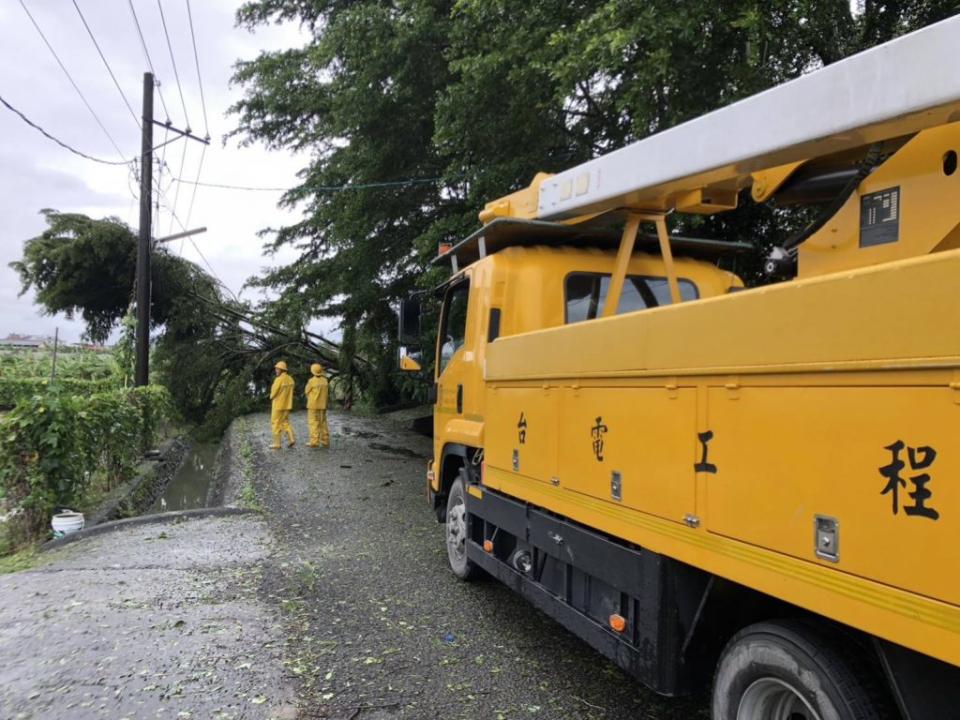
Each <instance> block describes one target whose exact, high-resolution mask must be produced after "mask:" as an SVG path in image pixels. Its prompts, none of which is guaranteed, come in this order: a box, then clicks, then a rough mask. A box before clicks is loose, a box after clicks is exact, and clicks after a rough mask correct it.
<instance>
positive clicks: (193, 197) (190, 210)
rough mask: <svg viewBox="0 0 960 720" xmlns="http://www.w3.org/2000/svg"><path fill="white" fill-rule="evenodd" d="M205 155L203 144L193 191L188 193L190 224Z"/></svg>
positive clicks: (205, 147) (188, 220)
mask: <svg viewBox="0 0 960 720" xmlns="http://www.w3.org/2000/svg"><path fill="white" fill-rule="evenodd" d="M206 155H207V146H206V145H204V146H203V149H202V150H201V151H200V163H199V164H198V165H197V179H196V180H195V181H194V183H193V192H192V193H190V207H189V208H187V225H189V224H190V217H191V216H192V215H193V201H194V200H196V199H197V188H198V187H199V185H198V183H199V182H200V172H201V171H202V170H203V159H204V158H205V157H206Z"/></svg>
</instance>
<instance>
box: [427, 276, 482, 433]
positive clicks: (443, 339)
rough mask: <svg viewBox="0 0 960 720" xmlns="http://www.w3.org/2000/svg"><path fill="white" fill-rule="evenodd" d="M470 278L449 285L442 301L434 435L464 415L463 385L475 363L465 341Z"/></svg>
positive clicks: (442, 431) (468, 345)
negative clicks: (451, 421)
mask: <svg viewBox="0 0 960 720" xmlns="http://www.w3.org/2000/svg"><path fill="white" fill-rule="evenodd" d="M469 304H470V280H469V278H464V279H463V280H461V281H459V282H457V283H455V284H454V285H452V286H451V287H450V288H449V289H448V290H447V294H446V296H445V298H444V301H443V313H442V315H441V318H440V330H439V335H438V342H437V363H436V367H437V405H436V412H434V437H443V435H444V428H445V426H446V424H447V423H448V422H449V421H450V420H452V419H455V418H457V417H461V416H462V415H463V403H464V393H465V392H466V387H465V385H466V384H467V383H466V381H467V376H468V374H469V371H470V370H471V369H472V366H473V365H474V357H473V355H474V353H473V352H472V351H471V348H472V345H470V344H469V343H468V342H467V328H468V324H467V315H468V310H469Z"/></svg>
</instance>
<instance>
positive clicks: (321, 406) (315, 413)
mask: <svg viewBox="0 0 960 720" xmlns="http://www.w3.org/2000/svg"><path fill="white" fill-rule="evenodd" d="M310 372H311V373H312V374H313V377H312V378H310V379H309V380H308V381H307V387H306V388H305V389H304V391H303V394H304V395H306V396H307V425H308V426H309V427H310V447H320V446H321V445H322V446H323V447H330V429H329V428H328V427H327V394H328V393H327V390H328V383H327V378H326V377H325V376H324V374H323V366H322V365H321V364H320V363H314V364H313V365H311V366H310Z"/></svg>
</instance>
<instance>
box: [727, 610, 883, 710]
mask: <svg viewBox="0 0 960 720" xmlns="http://www.w3.org/2000/svg"><path fill="white" fill-rule="evenodd" d="M849 647H850V643H848V644H847V645H846V646H844V645H841V644H840V643H839V642H837V641H835V640H833V639H831V638H830V636H829V635H828V634H827V632H826V631H825V629H823V628H820V627H819V626H817V625H815V624H813V623H810V624H807V623H802V622H791V621H783V622H764V623H758V624H756V625H751V626H750V627H747V628H745V629H744V630H741V631H740V632H739V633H737V635H735V636H734V638H733V639H732V640H731V641H730V642H729V644H728V645H727V647H726V649H725V650H724V652H723V655H722V656H721V658H720V663H719V665H718V666H717V673H716V678H715V680H714V688H713V720H887V719H888V718H889V717H890V715H889V714H888V712H887V709H886V708H887V703H886V701H885V698H884V696H883V691H882V689H881V687H880V686H879V683H876V682H873V675H872V673H871V672H870V670H869V668H867V667H862V665H863V663H860V662H857V656H856V655H855V654H853V653H850V652H848V651H847V649H848V648H849Z"/></svg>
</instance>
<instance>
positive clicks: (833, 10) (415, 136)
mask: <svg viewBox="0 0 960 720" xmlns="http://www.w3.org/2000/svg"><path fill="white" fill-rule="evenodd" d="M862 5H863V12H862V13H858V14H853V13H851V9H850V4H849V3H847V2H820V3H815V2H796V1H795V2H770V3H756V2H714V1H710V2H707V1H706V0H691V1H689V2H682V3H681V2H676V1H675V0H649V1H648V2H623V0H600V1H598V2H570V1H569V0H538V1H537V2H517V1H511V0H404V1H403V2H396V3H384V2H380V0H356V1H354V2H342V1H338V0H252V1H249V2H246V3H245V4H244V5H243V6H242V7H241V8H240V10H239V12H238V22H239V24H240V25H242V26H245V27H248V28H256V27H258V26H260V25H267V24H269V23H272V22H276V21H288V22H293V23H298V24H300V26H301V27H302V28H303V29H304V30H305V31H306V32H307V33H308V34H309V36H308V39H307V41H306V42H305V43H304V44H303V45H302V46H299V47H293V48H290V49H285V50H280V51H273V52H263V53H261V54H260V55H259V56H258V57H256V58H255V59H253V60H246V61H241V62H240V63H238V65H237V66H236V72H235V75H234V80H235V81H236V82H237V83H238V84H239V85H241V86H242V87H243V88H244V89H245V91H246V95H245V97H244V98H243V99H242V100H241V101H240V102H239V103H237V104H236V106H235V107H234V108H233V109H234V112H235V113H236V115H237V118H238V120H239V128H238V130H237V134H238V137H239V138H241V141H242V142H245V143H247V142H249V143H253V142H264V143H266V144H267V145H268V146H270V147H277V148H281V147H282V148H288V149H291V150H295V151H297V152H298V153H299V154H300V156H301V157H304V158H309V164H308V165H307V166H306V167H305V168H304V170H303V171H302V172H301V178H302V182H301V184H300V185H299V186H297V187H294V188H292V189H291V190H289V191H288V192H287V193H286V195H285V196H284V200H283V202H284V203H285V204H286V205H288V206H289V207H294V206H296V207H303V208H305V211H304V215H303V218H302V219H301V220H300V221H299V222H297V223H295V224H293V225H290V226H287V227H283V228H279V229H278V230H276V232H275V233H273V234H272V235H271V242H270V244H269V245H268V251H275V250H277V249H279V248H281V247H290V248H293V249H296V250H297V252H298V253H299V258H298V259H296V260H295V261H294V262H293V263H291V264H290V265H286V266H281V267H277V268H275V269H273V270H271V271H270V272H268V273H266V274H264V275H263V276H262V277H260V278H259V279H258V280H257V283H258V284H259V285H261V286H263V287H266V288H270V289H272V290H273V291H274V292H275V293H276V294H277V297H278V299H277V301H276V303H275V304H274V306H273V312H274V315H275V317H276V318H278V322H285V323H289V324H292V325H295V326H299V325H305V324H306V323H307V321H308V320H309V319H310V318H313V317H316V316H317V315H321V316H327V317H340V318H342V319H343V330H344V338H343V351H344V353H343V356H342V363H344V364H343V365H341V369H342V370H343V372H344V374H345V375H346V374H347V371H346V364H345V363H348V362H349V361H350V358H352V357H353V356H355V355H359V356H362V357H365V358H366V359H367V360H368V361H370V363H371V364H372V366H373V367H372V371H371V372H369V373H367V374H365V375H362V376H360V377H359V378H358V379H359V380H360V381H361V382H363V383H365V384H366V385H365V389H366V390H367V392H368V394H369V396H370V397H371V398H372V400H373V401H374V403H375V404H376V405H377V406H380V407H382V406H384V405H390V404H392V403H394V402H396V401H397V400H398V399H399V397H400V396H401V394H402V393H409V392H410V391H411V388H409V387H408V388H403V387H401V385H400V384H399V383H400V382H401V381H400V380H398V375H397V374H396V373H394V372H392V371H393V368H394V365H395V362H396V346H395V341H394V336H395V333H396V317H395V315H394V313H393V312H392V311H391V307H392V306H393V304H394V303H395V302H396V300H397V299H398V298H400V297H402V296H404V295H406V294H407V293H408V292H409V291H410V290H411V289H412V288H413V287H414V286H415V285H416V284H417V283H418V282H420V284H421V286H422V287H429V286H430V285H431V284H433V283H434V282H435V281H436V280H437V271H433V272H430V273H426V274H424V271H425V270H426V269H427V266H426V261H427V259H428V258H430V257H431V256H433V255H435V254H436V249H437V244H438V241H441V240H454V239H457V238H459V237H463V236H464V235H465V234H466V233H468V232H469V231H471V230H473V229H475V228H476V227H477V225H478V221H477V215H476V213H477V211H478V210H480V209H481V208H482V207H483V204H484V203H485V202H487V201H490V200H493V199H495V198H498V197H500V196H502V195H504V194H506V193H508V192H511V191H513V190H516V189H518V188H520V187H525V186H526V185H528V184H529V182H530V181H531V179H532V178H533V176H534V175H535V174H536V173H537V172H538V171H547V172H556V171H558V170H561V169H565V168H567V167H569V166H571V165H573V164H575V163H578V162H581V161H584V160H587V159H589V158H592V157H595V156H597V155H598V154H602V153H606V152H609V151H612V150H615V149H616V148H619V147H622V146H624V145H625V144H627V143H629V142H632V141H634V140H637V139H639V138H642V137H644V136H647V135H650V134H652V133H655V132H659V131H662V130H665V129H667V128H669V127H671V126H673V125H676V124H677V123H680V122H682V121H685V120H688V119H690V118H693V117H696V116H698V115H701V114H703V113H705V112H707V111H709V110H713V109H715V108H718V107H720V106H723V105H726V104H729V103H731V102H734V101H736V100H738V99H740V98H743V97H745V96H747V95H750V94H753V93H756V92H758V91H760V90H763V89H765V88H768V87H770V86H772V85H775V84H777V83H780V82H783V81H785V80H788V79H790V78H793V77H796V76H798V75H799V74H800V73H802V72H804V71H807V70H809V69H812V68H815V67H817V66H819V65H823V64H829V63H832V62H835V61H836V60H839V59H840V58H843V57H845V56H847V55H850V54H851V53H855V52H857V51H859V50H862V49H864V48H867V47H870V46H873V45H876V44H877V43H880V42H883V41H885V40H888V39H890V38H892V37H895V36H897V35H900V34H903V33H906V32H909V31H911V30H913V29H916V28H919V27H922V26H924V25H927V24H929V23H931V22H934V21H936V20H939V19H942V18H944V17H947V16H949V15H952V14H954V13H955V12H956V10H957V5H956V0H925V1H922V2H921V1H920V0H893V1H891V2H883V3H880V2H874V1H873V0H867V1H866V2H864V3H863V4H862ZM405 179H414V180H415V182H408V183H400V184H396V183H394V184H389V183H393V181H397V180H405ZM384 183H388V185H387V186H384ZM342 186H348V187H349V189H348V190H344V191H336V188H340V187H342ZM743 206H744V207H743V208H741V210H740V211H737V212H735V213H727V214H724V215H720V216H717V217H715V218H709V219H705V220H700V221H696V222H692V221H690V220H687V221H685V222H686V223H687V225H686V226H681V225H680V224H679V223H677V224H676V225H675V227H676V229H677V230H682V231H684V232H690V233H696V234H698V235H700V236H702V237H715V238H723V239H728V240H740V241H746V242H751V243H755V244H756V245H757V246H758V253H757V256H756V258H754V259H753V260H752V261H749V262H747V263H745V264H742V265H741V266H740V267H738V268H736V269H737V270H738V271H739V272H740V273H741V274H743V275H744V276H745V277H746V279H748V280H749V279H750V278H751V276H754V275H755V274H756V273H755V270H756V268H757V267H758V266H759V262H758V258H759V257H761V256H762V254H763V249H764V248H765V246H766V245H768V244H770V243H773V242H777V241H778V240H780V239H781V234H783V233H789V232H791V231H793V230H794V229H795V228H796V227H797V223H798V222H802V221H803V219H804V218H803V217H797V218H794V219H792V220H791V219H790V218H785V217H784V216H783V213H784V212H785V211H783V210H774V209H770V208H767V207H765V206H763V207H758V206H754V205H752V203H750V202H749V201H746V202H744V203H743ZM774 220H776V222H774ZM418 278H421V279H420V280H419V281H418ZM351 377H352V375H351Z"/></svg>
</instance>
